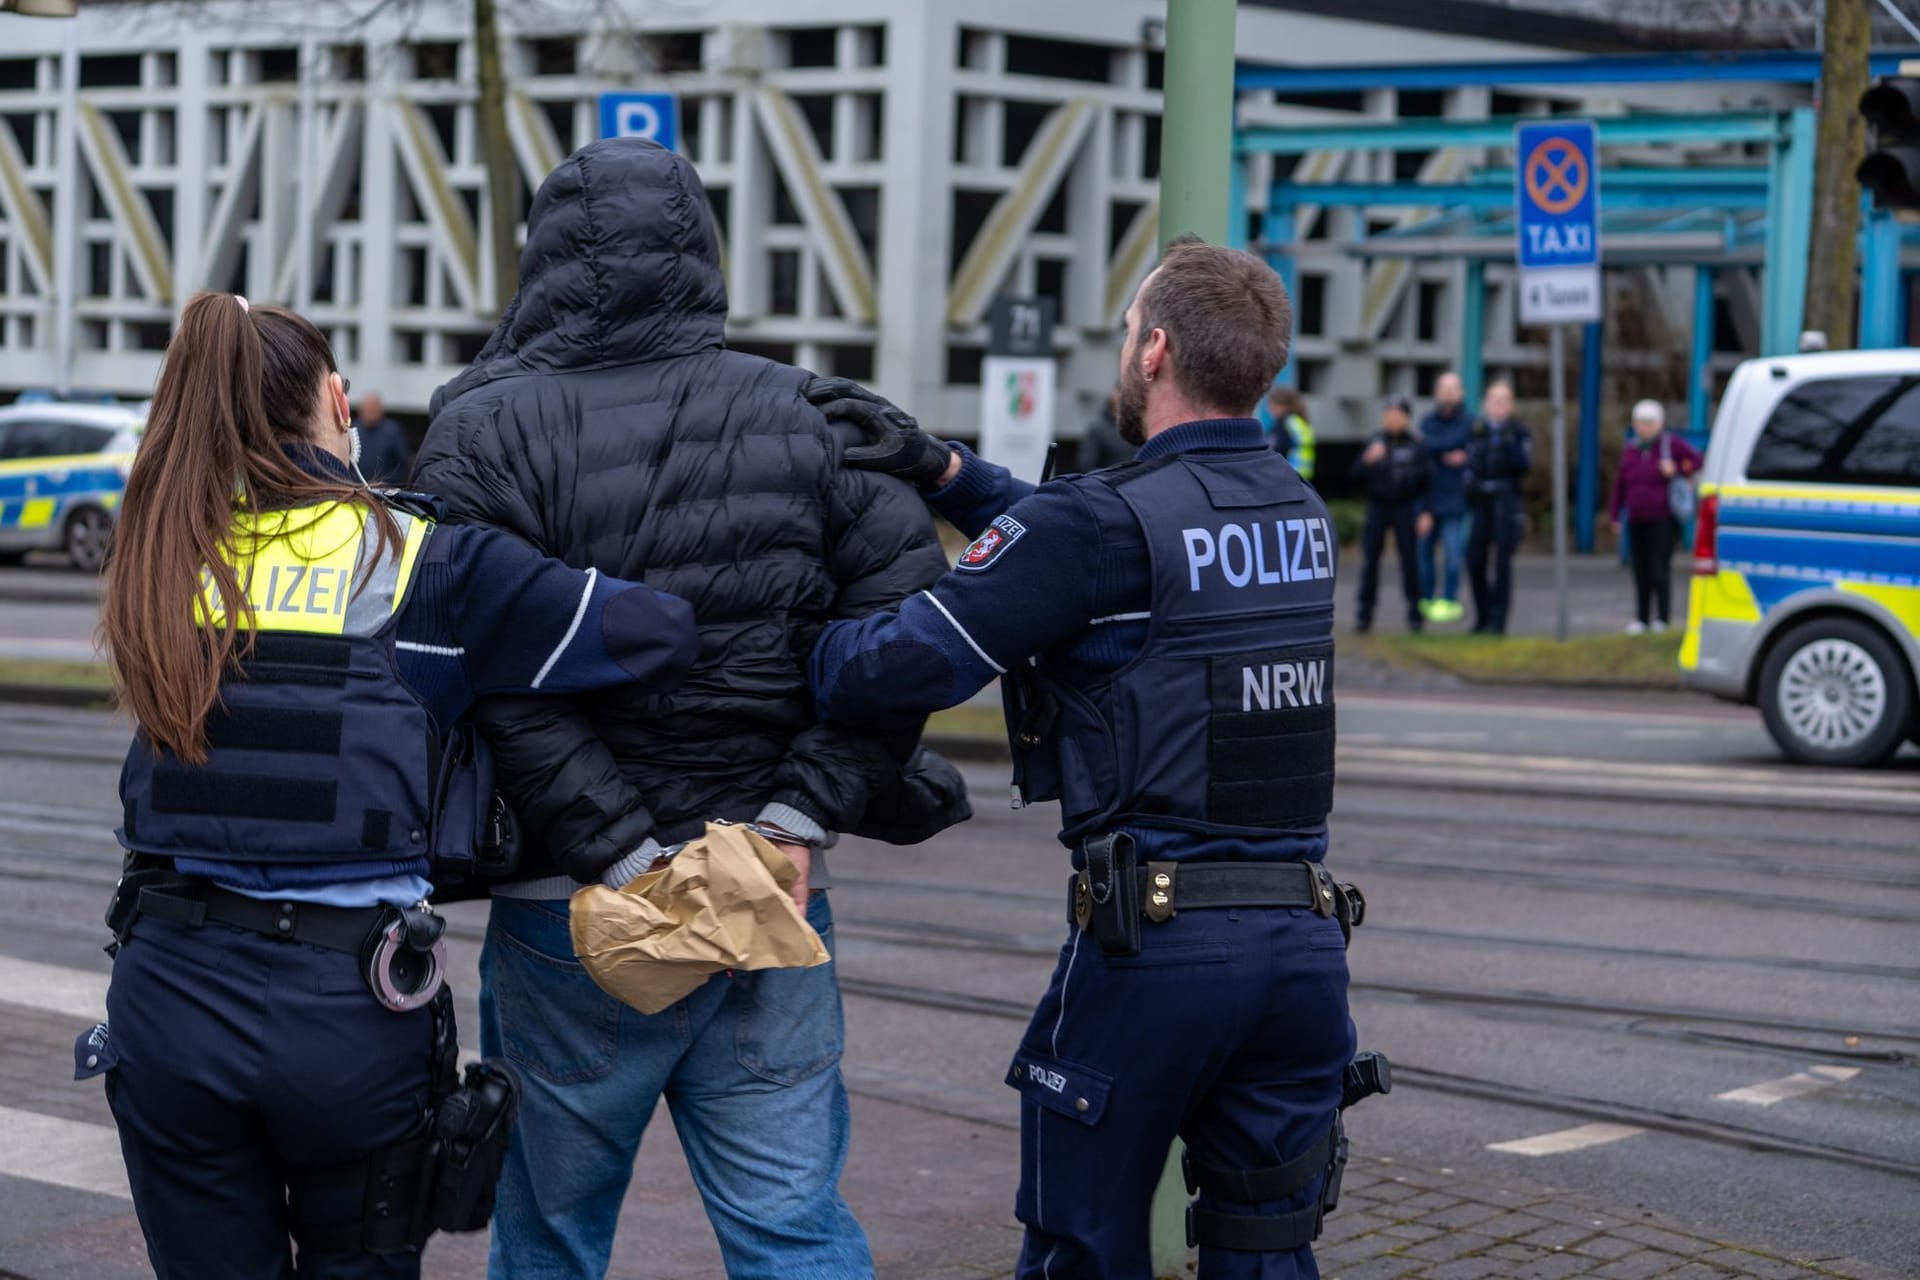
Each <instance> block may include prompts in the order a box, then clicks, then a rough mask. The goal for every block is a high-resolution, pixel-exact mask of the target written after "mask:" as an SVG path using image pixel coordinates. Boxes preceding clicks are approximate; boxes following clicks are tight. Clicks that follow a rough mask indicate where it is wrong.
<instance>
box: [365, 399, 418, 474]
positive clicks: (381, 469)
mask: <svg viewBox="0 0 1920 1280" xmlns="http://www.w3.org/2000/svg"><path fill="white" fill-rule="evenodd" d="M353 425H354V426H355V427H356V428H357V429H358V430H359V432H360V455H359V458H358V459H357V460H358V462H359V464H360V473H361V474H362V475H364V476H366V478H367V480H368V482H369V483H371V484H375V485H396V486H397V485H403V484H405V483H406V482H407V473H408V472H409V471H411V470H412V469H413V444H412V442H411V441H409V440H408V439H407V432H406V428H405V427H402V426H401V425H400V424H399V423H398V422H395V421H394V420H393V419H392V418H390V417H388V416H387V403H386V401H384V400H382V399H381V398H380V393H379V392H377V391H369V392H367V393H366V394H365V395H363V396H361V397H360V412H359V413H358V414H357V415H355V417H354V423H353Z"/></svg>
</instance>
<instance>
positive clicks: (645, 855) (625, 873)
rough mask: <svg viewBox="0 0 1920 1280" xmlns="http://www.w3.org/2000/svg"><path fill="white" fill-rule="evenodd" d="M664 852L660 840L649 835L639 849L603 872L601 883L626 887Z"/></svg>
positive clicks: (611, 887) (613, 886) (614, 886)
mask: <svg viewBox="0 0 1920 1280" xmlns="http://www.w3.org/2000/svg"><path fill="white" fill-rule="evenodd" d="M663 852H664V850H662V849H661V848H660V842H659V841H658V840H655V839H654V838H653V837H652V836H648V837H647V838H646V839H645V840H642V841H641V842H640V847H639V848H638V849H635V850H634V851H633V852H632V853H630V854H628V855H627V856H626V857H624V858H622V859H620V861H618V862H616V863H614V864H613V865H612V866H610V867H608V868H607V869H606V870H605V871H603V872H601V873H600V883H601V884H604V885H605V886H607V888H609V889H620V888H624V887H625V886H626V885H627V884H628V883H629V882H630V881H632V880H634V879H636V878H637V877H639V876H641V875H644V874H645V873H646V870H647V868H648V867H650V866H652V865H653V860H654V859H655V858H657V857H659V856H660V855H661V853H663Z"/></svg>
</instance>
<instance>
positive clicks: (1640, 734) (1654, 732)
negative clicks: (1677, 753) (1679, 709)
mask: <svg viewBox="0 0 1920 1280" xmlns="http://www.w3.org/2000/svg"><path fill="white" fill-rule="evenodd" d="M1621 736H1622V737H1625V738H1630V739H1632V740H1634V741H1636V742H1678V741H1692V740H1694V739H1697V738H1704V737H1706V736H1707V731H1706V730H1705V729H1628V730H1627V731H1626V732H1625V733H1624V734H1622V735H1621Z"/></svg>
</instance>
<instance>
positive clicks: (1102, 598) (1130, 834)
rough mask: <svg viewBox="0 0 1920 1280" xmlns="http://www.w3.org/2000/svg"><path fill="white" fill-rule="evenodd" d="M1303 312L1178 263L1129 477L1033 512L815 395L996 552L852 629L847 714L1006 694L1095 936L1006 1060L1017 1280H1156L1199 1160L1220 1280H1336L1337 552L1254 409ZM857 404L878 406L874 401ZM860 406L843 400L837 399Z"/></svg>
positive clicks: (1125, 421)
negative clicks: (1183, 1183) (1153, 1227)
mask: <svg viewBox="0 0 1920 1280" xmlns="http://www.w3.org/2000/svg"><path fill="white" fill-rule="evenodd" d="M1291 328H1292V316H1291V308H1290V306H1289V303H1288V300H1287V296H1286V291H1285V289H1284V288H1283V287H1282V286H1281V284H1280V281H1279V280H1278V279H1277V278H1276V277H1275V276H1274V274H1273V272H1272V271H1270V270H1269V269H1268V268H1267V267H1266V266H1265V265H1264V264H1262V263H1261V262H1260V260H1259V259H1257V258H1254V257H1253V256H1251V255H1249V254H1246V253H1241V252H1238V251H1234V250H1228V249H1221V248H1216V247H1214V246H1211V245H1206V244H1203V243H1201V242H1199V241H1198V240H1193V239H1191V238H1183V239H1181V240H1177V241H1175V242H1174V244H1173V245H1172V246H1170V247H1169V249H1168V252H1167V256H1166V259H1165V260H1164V261H1163V262H1162V264H1161V265H1160V267H1159V268H1158V269H1157V270H1155V271H1154V273H1153V274H1152V275H1151V276H1149V277H1148V278H1147V280H1146V282H1145V283H1144V284H1142V285H1141V287H1140V291H1139V293H1138V295H1137V296H1136V297H1135V299H1134V301H1133V305H1132V306H1131V307H1129V308H1128V310H1127V339H1126V344H1125V347H1124V350H1123V352H1122V355H1121V362H1122V364H1121V374H1120V402H1119V406H1118V422H1119V427H1120V431H1121V433H1122V434H1123V435H1124V436H1125V437H1126V438H1127V439H1128V440H1129V442H1131V443H1133V444H1135V445H1139V446H1141V447H1140V451H1139V455H1138V457H1137V459H1136V460H1135V461H1133V462H1130V463H1126V464H1123V465H1121V466H1118V467H1113V468H1110V469H1108V470H1105V471H1099V472H1095V473H1093V474H1091V475H1084V476H1076V477H1071V478H1068V479H1065V480H1061V481H1058V482H1055V483H1050V484H1045V485H1043V486H1041V487H1040V488H1038V489H1034V488H1033V487H1032V486H1030V485H1027V484H1024V483H1022V482H1020V481H1016V480H1014V479H1013V478H1012V477H1011V476H1009V475H1008V473H1007V472H1006V471H1005V470H1004V469H1002V468H999V467H996V466H992V465H990V464H988V463H985V462H982V461H981V460H980V459H978V458H976V457H974V456H973V455H972V454H971V453H969V452H968V451H967V450H965V449H964V448H961V447H957V446H952V447H950V446H948V445H946V444H943V443H942V442H940V441H938V440H935V439H933V438H931V437H929V436H926V435H924V434H922V433H921V432H920V431H919V430H918V429H917V427H916V426H915V424H914V423H913V421H912V419H910V418H908V417H907V416H906V415H905V414H903V413H901V412H900V411H898V410H897V409H893V408H892V406H890V405H885V404H884V402H879V403H876V402H874V401H873V400H871V399H861V398H859V397H861V396H862V395H863V394H864V393H859V392H858V391H857V389H854V388H851V387H850V386H848V385H847V384H844V383H834V382H832V381H829V380H822V383H821V384H819V385H817V386H816V388H815V390H814V391H813V392H811V393H810V395H811V397H812V398H815V399H816V401H818V402H829V403H824V404H823V407H824V408H825V410H826V412H827V414H828V416H829V417H836V416H837V417H848V418H853V419H855V420H857V421H861V422H862V425H863V426H864V427H865V429H866V430H867V433H868V435H869V437H870V439H872V440H873V441H874V443H873V444H872V445H870V446H868V447H867V448H864V449H854V450H850V451H849V453H848V455H847V456H848V461H849V462H850V463H851V464H853V465H861V466H866V467H869V468H874V469H879V470H884V471H889V472H891V473H893V474H896V475H902V476H905V477H906V478H908V479H910V480H913V481H915V482H916V483H919V484H920V485H922V486H923V487H931V486H938V487H937V488H934V489H933V492H931V493H930V494H928V495H927V496H928V499H929V501H930V502H932V504H933V505H934V506H935V507H936V508H937V509H938V510H939V511H941V512H942V513H943V514H944V515H946V516H947V517H948V518H949V519H951V520H952V521H953V522H954V523H955V524H956V525H958V526H959V527H960V528H961V529H963V530H966V531H968V532H970V533H972V534H975V535H977V536H976V537H975V540H974V542H973V545H972V546H971V547H969V548H968V549H967V551H966V552H965V553H964V554H963V555H962V556H961V557H960V563H959V566H958V567H957V568H956V569H955V571H954V572H952V573H949V574H948V575H947V576H946V577H944V578H942V579H941V580H940V581H939V582H938V583H937V584H935V585H934V587H933V588H932V589H931V590H930V591H926V592H923V593H921V594H919V595H917V596H914V597H912V598H910V599H909V600H907V602H906V603H905V604H903V605H902V606H901V607H900V609H899V610H898V612H895V613H890V614H881V615H876V616H874V617H870V618H867V619H865V620H863V621H859V622H846V623H837V624H834V625H833V626H831V627H829V628H828V630H827V631H826V632H825V634H824V635H823V636H822V638H821V641H820V644H819V647H818V648H817V649H816V650H815V651H814V658H813V668H812V675H813V681H814V689H815V695H816V697H817V698H818V699H819V702H820V707H821V711H822V714H823V716H824V717H826V718H828V719H835V720H841V721H847V722H853V723H856V724H859V725H863V726H869V727H872V728H875V729H885V728H891V727H893V726H896V725H899V726H905V725H913V724H918V723H919V722H920V718H921V717H922V716H924V715H926V714H927V713H928V712H930V711H932V710H934V709H936V708H939V707H947V706H952V705H953V704H955V703H957V702H960V701H962V700H963V699H965V698H967V697H968V696H970V695H971V694H973V693H974V692H975V691H976V690H978V689H980V688H981V687H983V686H984V685H986V684H987V683H988V682H989V681H991V680H992V679H993V678H994V677H995V676H1000V677H1002V681H1003V686H1004V687H1005V688H1006V689H1007V690H1008V691H1009V707H1008V717H1009V727H1010V731H1011V732H1012V734H1013V736H1014V750H1015V785H1016V789H1017V791H1018V793H1019V795H1020V796H1021V797H1022V798H1023V799H1024V800H1025V801H1026V802H1029V803H1031V802H1035V801H1039V800H1049V799H1058V800H1059V801H1060V802H1061V809H1062V814H1063V818H1064V822H1065V829H1064V830H1063V831H1062V832H1061V838H1062V840H1063V841H1064V842H1065V843H1066V844H1067V845H1068V846H1069V847H1070V848H1072V849H1073V851H1074V852H1073V863H1074V866H1075V867H1076V868H1077V869H1078V872H1079V874H1078V875H1077V876H1075V878H1074V880H1073V882H1072V886H1071V888H1070V890H1069V897H1070V899H1071V908H1072V910H1073V913H1074V917H1075V921H1076V925H1075V927H1074V928H1073V929H1072V931H1071V936H1070V938H1069V939H1068V942H1067V944H1066V946H1065V947H1064V948H1063V950H1062V952H1061V957H1060V962H1059V965H1058V967H1057V969H1056V971H1055V973H1054V977H1053V982H1052V985H1051V987H1050V988H1049V989H1048V991H1047V994H1046V996H1045V997H1044V998H1043V999H1042V1001H1041V1003H1040V1007H1039V1009H1038V1010H1037V1011H1036V1013H1035V1015H1034V1019H1033V1022H1032V1025H1031V1026H1030V1027H1029V1028H1028V1030H1027V1033H1026V1035H1025V1037H1024V1038H1023V1040H1022V1042H1021V1045H1020V1050H1019V1053H1018V1055H1017V1056H1016V1057H1015V1059H1014V1062H1013V1067H1012V1071H1011V1073H1010V1076H1009V1080H1008V1083H1009V1084H1011V1085H1013V1086H1014V1087H1015V1088H1016V1089H1018V1090H1020V1091H1021V1093H1023V1094H1024V1095H1025V1100H1024V1102H1023V1106H1022V1157H1021V1185H1020V1192H1019V1198H1018V1204H1017V1207H1016V1212H1017V1213H1018V1215H1019V1217H1020V1219H1021V1221H1022V1222H1024V1223H1026V1224H1027V1228H1028V1232H1027V1239H1026V1246H1025V1249H1024V1251H1023V1253H1022V1256H1021V1262H1020V1270H1019V1275H1020V1276H1022V1277H1027V1278H1034V1280H1038V1278H1040V1277H1049V1278H1051V1280H1063V1278H1064V1277H1069V1276H1079V1277H1122V1276H1124V1277H1137V1276H1146V1275H1149V1274H1151V1266H1150V1263H1149V1258H1148V1241H1147V1218H1148V1205H1149V1201H1150V1199H1151V1197H1152V1194H1153V1189H1154V1185H1155V1182H1156V1180H1157V1178H1158V1176H1159V1174H1160V1171H1161V1168H1162V1165H1163V1162H1164V1160H1165V1158H1166V1152H1167V1148H1168V1146H1169V1144H1170V1142H1171V1140H1172V1139H1173V1137H1174V1136H1175V1135H1176V1134H1178V1135H1179V1136H1181V1137H1183V1138H1185V1139H1186V1141H1187V1143H1188V1144H1189V1146H1190V1159H1191V1164H1190V1171H1189V1176H1190V1179H1191V1180H1193V1181H1195V1182H1197V1184H1198V1187H1199V1191H1200V1198H1199V1201H1198V1204H1197V1206H1196V1211H1195V1215H1194V1219H1193V1222H1194V1228H1193V1231H1194V1234H1195V1235H1196V1236H1197V1238H1198V1243H1199V1245H1200V1247H1201V1254H1200V1271H1201V1275H1203V1276H1206V1277H1227V1276H1236V1277H1237V1276H1248V1277H1251V1276H1261V1277H1275V1276H1293V1275H1299V1276H1313V1275H1315V1274H1316V1272H1315V1270H1314V1264H1313V1257H1312V1253H1311V1251H1310V1249H1309V1248H1308V1243H1309V1241H1311V1240H1312V1238H1313V1236H1314V1234H1315V1232H1316V1230H1317V1228H1318V1220H1319V1216H1320V1207H1321V1203H1322V1193H1323V1190H1324V1188H1325V1186H1326V1184H1327V1183H1328V1182H1329V1181H1330V1180H1331V1178H1330V1170H1331V1167H1332V1153H1333V1149H1334V1148H1335V1147H1336V1146H1337V1145H1338V1144H1337V1138H1336V1130H1335V1116H1336V1107H1337V1106H1338V1104H1339V1101H1340V1098H1341V1074H1342V1069H1343V1068H1344V1067H1345V1066H1346V1064H1347V1062H1348V1060H1349V1059H1350V1058H1351V1057H1352V1056H1353V1048H1354V1036H1353V1026H1352V1023H1351V1022H1350V1021H1349V1020H1348V1017H1347V965H1346V956H1345V953H1344V950H1343V938H1342V925H1343V921H1344V920H1346V919H1347V916H1346V905H1345V904H1346V902H1347V898H1346V893H1345V891H1344V889H1343V888H1342V887H1340V886H1336V885H1335V884H1334V883H1333V881H1332V880H1331V878H1330V877H1329V876H1328V875H1327V873H1326V871H1325V870H1324V869H1323V868H1322V866H1321V859H1322V857H1323V856H1324V854H1325V853H1326V848H1327V825H1326V818H1327V811H1328V808H1329V806H1330V804H1331V800H1332V791H1333V732H1334V726H1333V640H1332V631H1333V599H1334V593H1333V585H1334V584H1333V574H1334V548H1335V543H1334V537H1333V529H1332V525H1331V523H1330V522H1329V521H1328V518H1327V510H1326V507H1325V506H1324V505H1323V504H1322V503H1321V501H1320V499H1319V498H1318V497H1317V496H1316V495H1315V494H1314V493H1313V491H1312V490H1311V489H1310V488H1308V487H1307V486H1306V485H1305V484H1303V483H1302V482H1301V480H1300V478H1299V476H1298V475H1297V474H1295V472H1294V470H1293V468H1292V467H1291V466H1290V465H1289V464H1288V463H1287V461H1286V460H1285V459H1284V458H1282V457H1280V456H1279V455H1278V454H1275V453H1273V452H1272V451H1271V450H1269V449H1267V448H1266V447H1265V443H1264V441H1263V440H1262V438H1261V432H1260V426H1259V423H1257V422H1256V421H1254V420H1253V418H1252V416H1251V414H1252V410H1253V406H1254V403H1255V402H1256V401H1257V400H1259V398H1260V397H1261V395H1262V394H1263V393H1264V392H1265V391H1266V389H1267V387H1268V386H1269V385H1270V384H1271V383H1272V382H1273V379H1274V375H1275V374H1276V373H1277V372H1278V371H1279V370H1280V367H1281V366H1282V365H1283V364H1284V363H1285V362H1286V358H1287V346H1288V342H1289V337H1290V332H1291ZM848 397H853V398H848ZM836 399H838V401H839V402H838V403H830V402H832V401H834V400H836Z"/></svg>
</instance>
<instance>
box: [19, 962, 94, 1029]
mask: <svg viewBox="0 0 1920 1280" xmlns="http://www.w3.org/2000/svg"><path fill="white" fill-rule="evenodd" d="M0 1003H4V1004H10V1005H17V1006H19V1007H20V1008H23V1009H38V1010H40V1011H42V1012H43V1013H60V1014H65V1015H66V1016H68V1017H70V1018H74V1019H77V1020H79V1021H82V1022H98V1021H99V1020H100V1019H102V1018H104V1017H106V1016H107V975H106V974H104V973H90V972H88V971H87V970H85V969H68V968H65V967H64V966H61V965H55V964H41V963H39V962H38V961H35V960H16V959H15V958H14V957H12V956H0ZM73 1030H74V1034H76V1035H78V1034H79V1033H80V1032H81V1031H82V1030H84V1028H82V1027H75V1028H74V1029H73Z"/></svg>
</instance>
